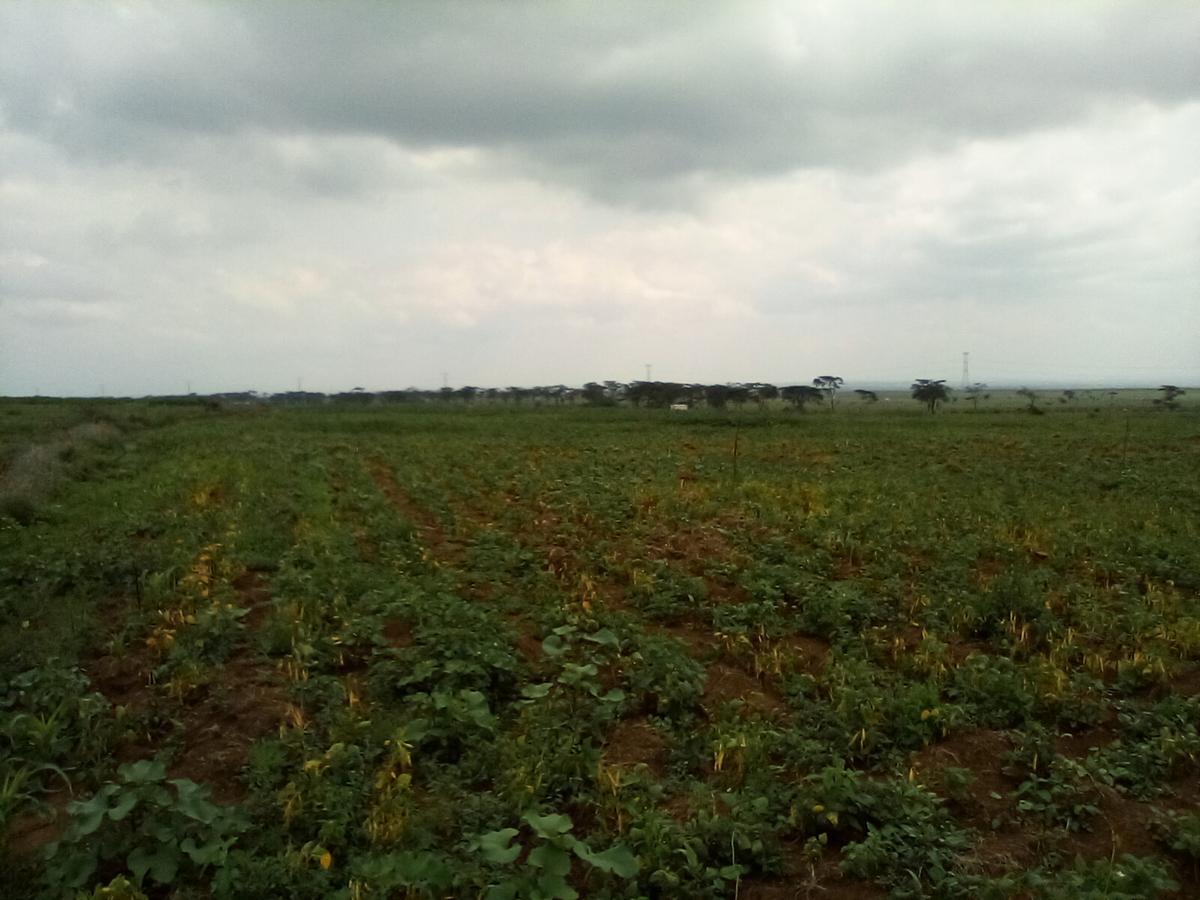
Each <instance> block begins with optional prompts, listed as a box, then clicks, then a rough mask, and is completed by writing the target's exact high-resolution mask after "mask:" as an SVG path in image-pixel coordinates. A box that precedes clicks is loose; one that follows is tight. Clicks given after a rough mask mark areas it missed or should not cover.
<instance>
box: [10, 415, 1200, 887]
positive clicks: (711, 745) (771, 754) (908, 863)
mask: <svg viewBox="0 0 1200 900" xmlns="http://www.w3.org/2000/svg"><path fill="white" fill-rule="evenodd" d="M31 446H32V447H35V448H36V447H38V446H42V447H52V448H54V452H53V453H52V454H51V453H47V454H44V455H46V457H47V460H48V461H47V462H46V466H47V467H49V468H48V469H47V470H46V474H45V477H46V478H47V479H49V480H52V481H53V483H49V481H48V483H47V485H46V486H45V489H44V491H43V492H42V494H41V495H40V496H38V498H37V502H36V503H35V504H34V503H31V504H9V505H7V506H4V505H0V827H2V832H0V833H2V835H3V836H2V837H0V873H2V874H0V896H3V897H12V898H25V897H29V898H34V897H49V898H59V897H63V898H74V897H77V896H88V897H92V896H96V897H102V896H103V897H122V898H132V897H136V896H138V893H137V891H139V890H140V892H141V893H142V894H143V895H145V896H148V897H176V898H191V897H197V898H199V897H215V898H243V897H244V898H252V897H253V898H266V897H279V898H285V897H286V898H327V897H335V898H346V900H384V898H441V897H488V898H517V897H521V898H569V897H574V896H577V895H578V896H583V897H612V898H636V897H664V898H669V897H681V896H687V897H695V898H705V897H711V898H726V897H729V898H732V897H738V898H743V900H778V898H792V897H824V898H837V897H848V898H868V897H889V896H890V897H944V898H955V897H982V898H992V897H995V898H1008V897H1033V898H1076V897H1092V898H1102V897H1103V898H1112V897H1131V898H1141V897H1157V896H1161V897H1195V896H1200V478H1198V477H1197V472H1200V417H1198V415H1197V412H1196V409H1195V408H1194V407H1192V406H1186V405H1185V406H1184V407H1183V408H1181V409H1180V410H1178V411H1175V412H1167V411H1164V410H1161V409H1154V408H1151V406H1150V405H1149V402H1148V401H1146V402H1144V403H1142V404H1141V405H1139V406H1138V407H1136V408H1134V409H1133V410H1131V411H1130V410H1125V409H1120V408H1114V407H1112V406H1111V405H1108V404H1106V403H1103V402H1101V403H1098V404H1095V405H1087V406H1086V407H1085V406H1081V407H1080V408H1074V407H1072V408H1070V409H1067V408H1062V409H1060V408H1053V407H1052V408H1050V409H1049V410H1048V412H1047V413H1046V414H1045V415H1039V416H1033V415H1029V414H1028V413H1026V412H1023V411H1021V410H1020V408H1019V405H1018V404H1015V403H1014V404H1011V405H1009V406H1006V407H1004V408H1001V409H999V410H996V409H988V408H984V407H982V406H981V408H980V409H979V411H978V412H973V411H971V409H970V408H969V407H968V406H967V404H965V403H959V404H957V406H956V408H954V409H953V410H949V409H948V410H946V411H944V412H939V413H938V414H936V415H929V414H926V413H924V412H922V411H921V408H920V406H919V404H916V403H914V402H912V401H911V400H909V401H904V400H902V399H899V398H898V399H896V400H895V401H894V402H890V403H886V404H885V403H880V404H877V405H874V406H872V407H870V408H865V409H853V410H850V409H847V410H842V409H839V410H838V411H837V412H836V413H832V414H830V413H828V412H826V411H822V410H809V411H806V412H803V413H796V412H789V411H784V410H782V409H778V410H768V411H757V410H754V409H746V410H744V411H742V412H740V413H736V414H734V413H726V412H717V411H702V410H693V411H688V412H686V413H670V412H666V411H659V410H637V409H625V408H614V409H591V408H543V409H520V408H508V407H504V408H501V407H486V406H480V407H476V408H465V409H464V408H454V409H451V408H444V407H439V406H436V405H428V406H413V407H396V408H374V407H372V408H361V409H354V408H340V407H334V406H327V407H322V408H314V409H256V408H246V409H229V410H225V411H220V412H213V411H206V410H203V409H200V408H198V407H193V406H184V405H178V406H167V405H157V406H156V405H152V404H149V403H145V402H135V401H129V402H112V403H108V404H103V405H99V406H96V405H93V406H91V407H88V408H87V409H86V410H82V411H81V410H80V409H79V407H78V405H77V404H68V403H65V402H64V403H61V404H54V403H49V402H44V403H34V402H18V401H5V402H2V403H0V457H2V458H3V459H5V460H6V462H5V464H4V465H5V474H8V475H11V474H12V473H14V472H16V471H17V467H18V465H26V464H27V463H25V462H20V461H21V460H22V459H25V460H28V456H27V455H26V456H22V454H23V453H25V454H28V452H29V451H28V450H27V449H26V448H29V447H31ZM49 469H52V470H53V471H52V472H51V471H49ZM35 474H36V473H35ZM26 477H35V475H34V474H31V475H28V476H26ZM109 885H111V887H110V888H109V889H108V890H109V892H108V893H104V892H103V890H105V888H104V886H109Z"/></svg>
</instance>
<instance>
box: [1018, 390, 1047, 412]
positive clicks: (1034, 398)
mask: <svg viewBox="0 0 1200 900" xmlns="http://www.w3.org/2000/svg"><path fill="white" fill-rule="evenodd" d="M1017 396H1018V397H1024V398H1025V400H1026V402H1027V403H1028V404H1029V411H1030V412H1031V413H1033V414H1034V415H1035V416H1040V415H1041V414H1042V412H1043V411H1042V410H1041V409H1039V408H1038V405H1037V402H1038V395H1037V393H1036V392H1034V391H1031V390H1030V389H1029V388H1027V387H1023V388H1021V389H1020V390H1019V391H1017Z"/></svg>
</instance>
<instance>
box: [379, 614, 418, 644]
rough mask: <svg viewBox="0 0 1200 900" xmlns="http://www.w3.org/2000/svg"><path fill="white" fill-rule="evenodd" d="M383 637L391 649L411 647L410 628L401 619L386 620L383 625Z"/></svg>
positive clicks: (411, 635)
mask: <svg viewBox="0 0 1200 900" xmlns="http://www.w3.org/2000/svg"><path fill="white" fill-rule="evenodd" d="M383 636H384V637H385V638H386V639H387V642H388V643H389V644H391V645H392V646H393V647H409V646H412V642H413V633H412V628H411V627H410V626H409V624H408V623H407V622H405V621H404V620H402V619H388V620H387V621H386V622H384V623H383Z"/></svg>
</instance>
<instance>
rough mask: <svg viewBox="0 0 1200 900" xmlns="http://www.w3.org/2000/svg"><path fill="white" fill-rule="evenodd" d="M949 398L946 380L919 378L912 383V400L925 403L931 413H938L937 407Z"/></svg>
mask: <svg viewBox="0 0 1200 900" xmlns="http://www.w3.org/2000/svg"><path fill="white" fill-rule="evenodd" d="M949 396H950V392H949V390H948V389H947V387H946V379H945V378H938V379H937V380H934V379H932V378H918V379H917V380H916V381H914V382H913V383H912V398H913V399H914V400H920V401H921V402H922V403H924V404H925V405H926V406H927V407H929V411H930V412H931V413H932V412H936V411H937V405H938V404H939V403H941V402H943V401H944V400H945V399H946V398H947V397H949Z"/></svg>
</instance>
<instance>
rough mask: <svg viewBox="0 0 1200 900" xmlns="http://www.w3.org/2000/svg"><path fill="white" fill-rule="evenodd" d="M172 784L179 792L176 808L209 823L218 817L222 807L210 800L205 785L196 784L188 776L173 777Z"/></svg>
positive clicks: (197, 819) (189, 816)
mask: <svg viewBox="0 0 1200 900" xmlns="http://www.w3.org/2000/svg"><path fill="white" fill-rule="evenodd" d="M171 784H173V785H175V789H176V790H177V791H178V792H179V796H178V797H177V798H176V801H175V808H176V809H177V810H179V812H181V813H182V814H183V815H185V816H187V817H188V818H189V819H195V820H196V821H197V822H203V823H204V824H205V825H208V824H209V823H211V822H212V820H213V819H215V818H216V817H217V814H218V813H219V812H220V809H219V808H218V807H217V806H215V805H214V804H212V803H210V802H209V800H208V795H209V790H208V788H207V787H206V786H205V785H202V784H196V782H194V781H190V780H188V779H187V778H173V779H172V780H171Z"/></svg>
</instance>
